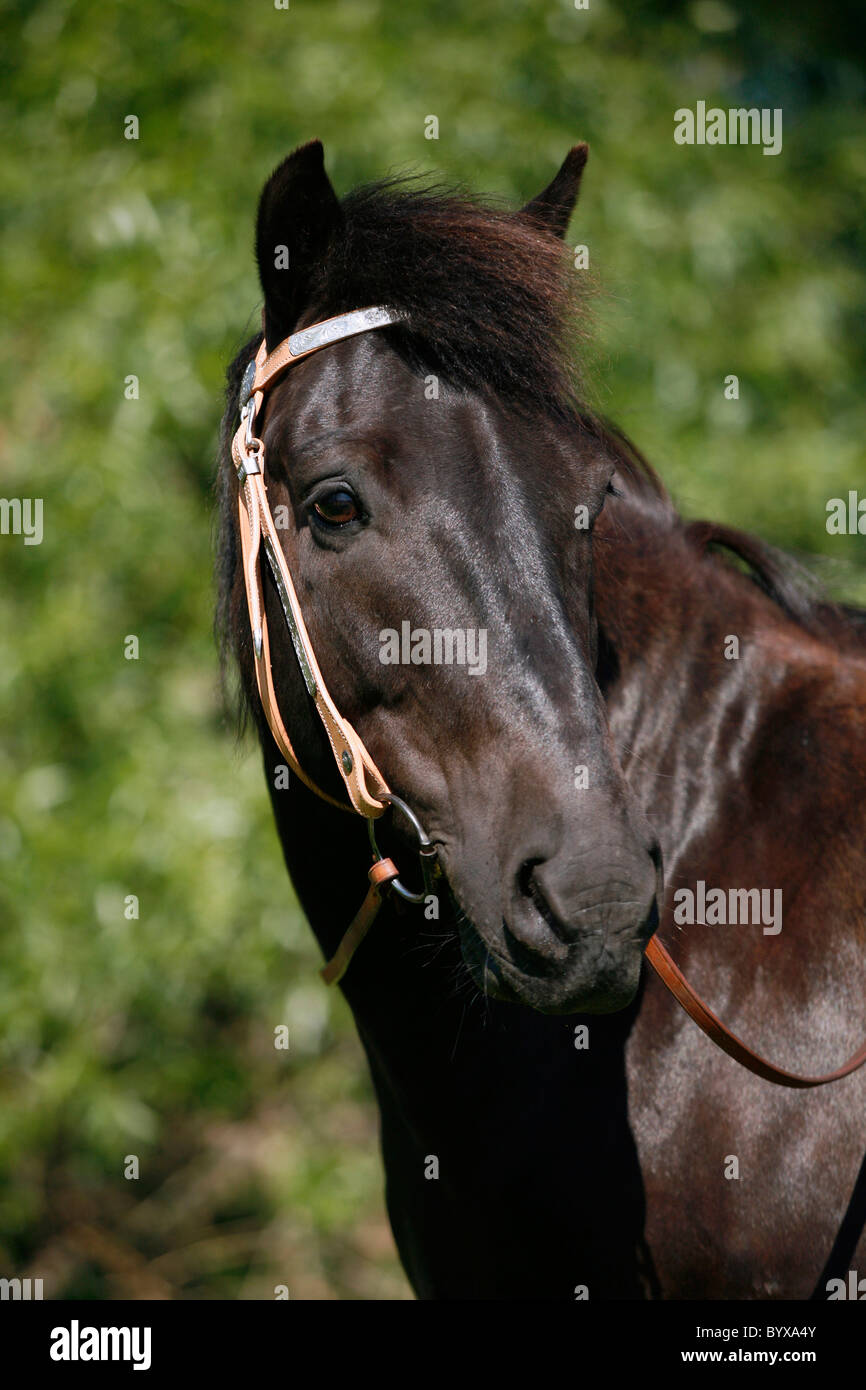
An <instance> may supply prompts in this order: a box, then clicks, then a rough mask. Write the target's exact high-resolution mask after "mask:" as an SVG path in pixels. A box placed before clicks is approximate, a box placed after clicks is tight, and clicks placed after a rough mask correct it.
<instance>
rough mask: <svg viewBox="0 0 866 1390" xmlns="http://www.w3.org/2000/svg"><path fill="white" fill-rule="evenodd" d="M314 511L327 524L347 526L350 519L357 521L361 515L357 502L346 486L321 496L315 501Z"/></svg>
mask: <svg viewBox="0 0 866 1390" xmlns="http://www.w3.org/2000/svg"><path fill="white" fill-rule="evenodd" d="M313 511H314V512H315V513H316V516H317V517H318V518H319V520H320V521H324V523H325V525H326V526H345V525H347V523H348V522H350V521H357V520H358V517H359V516H360V512H359V510H358V504H357V502H356V501H355V499H354V497H353V496H352V494H351V492H347V491H346V489H345V488H339V489H338V490H337V491H336V492H329V493H328V494H327V496H325V497H320V498H319V499H318V501H316V502H314V503H313Z"/></svg>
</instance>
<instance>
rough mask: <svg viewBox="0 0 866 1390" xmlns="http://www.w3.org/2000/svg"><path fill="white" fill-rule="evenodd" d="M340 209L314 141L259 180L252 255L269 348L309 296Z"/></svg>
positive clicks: (335, 229) (339, 222)
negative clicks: (265, 179) (262, 184)
mask: <svg viewBox="0 0 866 1390" xmlns="http://www.w3.org/2000/svg"><path fill="white" fill-rule="evenodd" d="M341 226H342V213H341V211H340V204H339V202H338V201H337V195H336V193H335V192H334V190H333V188H332V186H331V181H330V179H329V178H328V175H327V174H326V173H325V159H324V152H323V150H322V146H321V143H320V141H318V140H311V141H310V143H309V144H308V145H301V146H300V148H299V149H297V150H295V151H294V152H293V153H292V154H290V155H289V157H288V159H284V160H283V162H282V164H280V165H279V167H278V168H277V169H275V170H274V172H273V173H272V174H271V177H270V178H269V179H268V182H267V183H266V184H265V187H264V190H263V192H262V196H261V199H260V201H259V215H258V221H257V224H256V258H257V260H258V263H259V279H260V280H261V282H262V289H263V290H264V292H265V322H264V328H265V339H266V341H267V346H268V351H269V352H272V351H273V350H274V348H275V347H276V345H277V343H279V342H281V341H282V339H283V338H285V337H286V336H287V334H289V333H291V331H292V329H293V328H294V327H295V325H296V324H297V322H298V319H299V318H300V316H301V314H303V312H304V310H305V309H306V308H307V306H308V304H309V302H310V299H311V297H312V296H313V294H314V290H315V284H316V275H317V271H318V269H319V267H320V265H321V263H322V261H323V260H324V258H325V256H326V254H327V251H328V247H329V245H330V244H331V242H332V241H333V240H334V238H335V237H336V236H337V235H338V234H339V231H340V227H341Z"/></svg>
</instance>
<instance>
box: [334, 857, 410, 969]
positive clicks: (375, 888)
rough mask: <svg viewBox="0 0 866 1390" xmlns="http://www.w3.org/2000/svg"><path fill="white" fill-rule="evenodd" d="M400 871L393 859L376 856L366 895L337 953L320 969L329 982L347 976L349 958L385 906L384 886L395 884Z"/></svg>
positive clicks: (369, 875)
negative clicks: (383, 902) (380, 909)
mask: <svg viewBox="0 0 866 1390" xmlns="http://www.w3.org/2000/svg"><path fill="white" fill-rule="evenodd" d="M398 874H399V870H398V868H397V866H396V864H395V863H394V861H393V859H377V860H376V863H375V864H374V865H373V867H372V868H371V869H370V872H369V874H368V875H367V877H368V878H369V880H370V887H369V890H368V892H367V896H366V898H365V899H364V901H363V903H362V904H361V907H360V909H359V911H358V913H357V915H356V917H355V919H354V921H353V922H352V924H351V926H350V927H349V929H348V931H347V932H346V935H345V936H344V937H343V939H342V941H341V942H340V944H339V946H338V947H337V949H336V951H335V953H334V955H333V956H332V957H331V959H330V960H329V961H328V964H327V965H325V966H323V967H322V969H321V970H320V971H319V974H320V975H321V977H322V979H323V980H324V981H325V984H326V985H335V984H336V983H337V981H338V980H341V979H342V978H343V976H344V975H345V973H346V967H347V966H348V964H349V961H350V960H351V959H352V957H353V955H354V954H355V952H356V950H357V949H358V947H359V946H360V944H361V942H362V941H363V940H364V937H365V936H366V935H367V932H368V931H369V930H370V928H371V927H372V925H373V923H374V922H375V920H376V914H377V913H378V911H379V908H380V907H381V906H382V888H383V887H384V886H385V884H386V883H393V881H394V879H395V878H397V876H398Z"/></svg>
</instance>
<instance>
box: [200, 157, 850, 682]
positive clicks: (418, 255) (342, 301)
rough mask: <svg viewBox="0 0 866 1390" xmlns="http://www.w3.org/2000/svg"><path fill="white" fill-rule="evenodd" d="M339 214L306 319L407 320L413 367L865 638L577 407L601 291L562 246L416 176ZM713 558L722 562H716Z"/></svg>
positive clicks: (835, 631)
mask: <svg viewBox="0 0 866 1390" xmlns="http://www.w3.org/2000/svg"><path fill="white" fill-rule="evenodd" d="M340 206H341V212H342V216H343V223H342V227H341V230H340V233H339V234H338V235H337V236H336V237H335V238H334V239H333V241H332V242H331V244H330V245H329V247H328V248H327V250H326V252H325V254H324V255H323V257H322V260H321V263H320V264H319V265H317V267H316V270H315V274H314V277H313V279H312V280H311V283H310V304H309V309H308V312H307V314H306V315H305V320H306V321H307V322H311V323H312V322H316V321H318V320H319V319H323V318H329V317H331V316H332V315H334V314H339V313H344V312H346V311H348V310H352V309H357V308H361V307H363V306H364V305H368V304H386V305H388V306H389V307H390V308H392V309H395V310H397V311H399V312H401V313H402V314H403V315H405V318H406V323H405V324H401V325H393V326H391V327H389V328H386V329H383V330H380V331H381V332H383V333H384V334H385V335H386V336H387V337H388V339H389V341H390V342H391V345H392V347H393V348H394V349H395V351H397V352H398V353H399V354H400V356H401V357H402V358H403V359H404V360H405V361H406V362H407V364H408V365H409V366H410V367H411V368H412V369H413V370H415V371H417V372H418V373H420V374H421V375H429V374H433V375H435V376H437V377H440V378H441V379H442V380H444V381H446V382H448V383H450V384H451V385H452V386H453V387H455V388H456V389H458V390H462V391H473V392H478V393H480V394H483V395H493V396H495V397H497V398H499V399H500V400H501V401H502V402H503V403H505V404H507V405H508V406H509V407H510V408H512V409H513V410H515V411H518V412H520V413H531V414H537V413H539V412H543V413H546V414H553V415H555V416H556V417H558V418H560V419H562V420H563V421H564V422H565V423H567V424H570V425H571V426H573V427H574V428H575V429H576V430H577V431H578V433H579V434H580V435H582V436H583V437H584V439H586V438H587V436H588V437H589V438H590V439H592V440H593V441H595V443H596V445H597V447H598V448H599V449H601V450H603V451H604V452H605V454H606V455H607V456H608V457H609V458H610V459H611V460H612V462H613V463H614V465H615V468H616V482H617V485H618V487H619V488H620V490H621V491H623V492H624V493H625V494H626V495H627V496H628V497H629V498H630V499H631V500H632V501H633V502H634V503H636V504H637V505H639V506H640V508H641V510H642V511H644V512H647V513H649V514H650V515H651V516H652V517H654V518H657V519H658V521H659V522H661V523H662V524H665V525H667V526H670V527H674V528H677V529H679V530H680V531H681V532H682V533H683V534H684V535H685V537H686V539H687V541H688V543H689V544H691V545H692V546H693V547H694V548H695V550H696V551H697V552H698V553H699V554H706V553H708V552H709V553H712V552H713V551H715V552H716V553H718V552H724V553H725V554H727V555H728V556H733V557H735V558H736V560H738V561H739V562H741V564H743V565H745V567H746V570H747V573H748V577H749V578H750V579H751V580H752V582H754V583H755V584H757V585H758V586H759V587H760V588H761V589H762V590H763V591H764V592H765V593H766V594H767V595H768V596H769V597H770V598H771V599H772V600H773V601H774V602H775V603H776V604H777V606H778V607H779V608H780V609H781V610H782V611H784V612H785V613H786V614H787V615H788V616H789V617H790V618H792V619H793V620H794V621H795V622H797V623H798V624H800V625H801V626H802V627H804V628H805V629H806V630H808V631H810V632H812V633H814V634H815V635H820V636H821V637H822V638H823V639H824V640H827V638H828V637H829V638H830V639H831V640H834V641H836V642H838V643H840V644H842V645H848V644H851V643H853V644H855V645H857V646H859V645H861V644H862V643H863V642H864V641H866V613H863V612H860V611H859V610H857V609H854V608H846V607H844V606H842V605H838V604H834V603H830V602H829V601H828V600H827V599H826V598H824V597H822V596H821V595H820V594H817V593H816V591H815V585H814V583H813V581H812V580H811V576H810V575H809V572H808V571H807V570H805V569H804V568H803V566H802V565H800V564H798V563H797V561H795V560H794V559H793V558H792V557H790V556H788V555H786V554H784V553H783V552H782V551H779V550H777V549H776V548H775V547H773V546H770V545H768V544H767V543H765V542H763V541H761V540H759V539H758V538H757V537H755V536H751V535H748V534H746V533H745V532H743V531H738V530H736V529H734V528H733V527H729V526H725V525H722V524H721V523H716V522H708V521H696V522H691V523H689V522H686V521H684V520H682V519H681V518H680V517H679V516H678V514H677V512H676V510H675V508H674V506H673V503H672V501H671V499H670V497H669V495H668V493H667V491H666V490H665V487H664V485H663V484H662V482H661V480H660V478H659V477H658V474H657V473H656V471H655V469H654V468H653V467H652V465H651V464H650V463H649V462H648V460H647V459H646V458H645V456H644V455H643V454H642V453H641V452H640V450H639V449H637V447H636V446H635V445H634V444H633V443H632V442H631V440H630V439H628V437H627V436H626V435H625V434H624V433H623V432H622V431H621V430H619V429H618V428H617V427H616V426H614V425H612V424H610V423H609V422H608V421H606V420H605V419H604V418H603V417H602V416H601V415H599V414H596V413H595V412H594V411H593V410H591V409H589V408H587V407H586V406H584V405H582V404H581V403H580V402H581V397H582V396H583V395H585V383H584V382H583V380H582V379H581V375H580V371H579V365H578V363H579V360H580V354H579V352H578V350H577V349H578V348H579V346H580V344H581V343H582V342H583V341H584V340H585V339H586V336H587V314H586V306H587V303H588V300H589V298H590V297H591V295H592V294H593V293H594V285H593V284H592V282H591V281H589V280H588V277H587V272H585V271H582V272H581V274H580V275H576V274H575V272H574V268H573V266H572V263H571V259H570V255H569V252H568V248H567V247H566V246H565V244H564V243H563V242H562V241H560V240H559V239H558V238H557V237H555V236H553V235H551V234H550V233H549V232H546V231H544V230H543V229H541V228H540V227H539V225H538V224H537V223H536V222H534V221H533V220H532V219H530V218H527V217H524V216H521V214H519V213H515V212H513V211H508V210H504V209H503V208H501V207H499V206H497V205H495V204H494V203H492V202H491V201H490V200H488V201H486V202H485V201H481V200H478V199H475V198H469V197H468V196H466V195H464V194H463V193H461V192H458V191H454V190H451V189H443V188H442V187H441V186H439V185H437V184H431V183H429V182H424V181H423V180H421V179H419V178H418V177H415V176H410V177H406V176H398V177H392V178H387V179H382V180H379V181H378V182H376V183H372V184H368V185H365V186H363V187H361V188H358V189H355V190H354V191H353V192H351V193H349V194H348V195H347V196H346V197H345V198H343V199H342V200H341V204H340ZM260 341H261V335H256V336H255V337H254V338H253V339H251V340H250V342H248V343H247V344H245V346H244V347H243V348H242V349H241V351H240V352H239V353H238V354H237V356H236V357H235V359H234V361H233V362H232V363H231V365H230V367H229V369H228V373H227V392H226V411H225V415H224V417H223V425H222V433H221V447H220V469H219V474H218V480H217V487H218V491H219V502H220V517H221V520H220V536H219V547H218V588H219V598H218V607H217V632H218V635H219V640H220V648H221V652H222V655H223V657H225V654H226V650H227V647H228V646H229V645H230V644H231V643H232V642H234V643H237V642H238V641H239V640H241V639H240V638H239V637H238V632H239V631H242V630H243V623H242V622H241V621H240V619H241V615H240V614H239V613H238V614H233V613H232V611H231V608H232V592H233V587H234V578H235V574H236V567H237V531H236V524H235V514H234V502H233V493H232V490H231V488H230V485H229V476H230V471H231V470H230V453H231V434H232V428H233V423H234V420H235V416H236V411H237V398H238V392H239V388H240V380H241V376H242V374H243V369H244V367H245V365H246V363H247V362H248V361H249V358H250V356H251V355H252V354H253V353H254V352H255V350H256V348H257V347H258V344H259V342H260ZM719 563H726V562H725V560H724V559H723V558H722V556H721V555H719ZM728 563H729V562H728ZM223 665H224V668H225V663H223ZM251 693H252V692H242V694H251ZM242 703H245V701H242ZM253 705H254V706H255V701H253Z"/></svg>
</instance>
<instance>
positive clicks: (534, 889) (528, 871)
mask: <svg viewBox="0 0 866 1390" xmlns="http://www.w3.org/2000/svg"><path fill="white" fill-rule="evenodd" d="M543 863H544V860H543V859H524V861H523V863H522V864H521V866H520V868H519V869H518V870H517V887H518V890H519V892H520V896H521V897H522V898H534V897H535V896H536V894H537V893H538V884H537V883H536V882H535V879H534V877H533V875H534V873H535V870H536V869H537V868H538V866H539V864H543Z"/></svg>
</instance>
